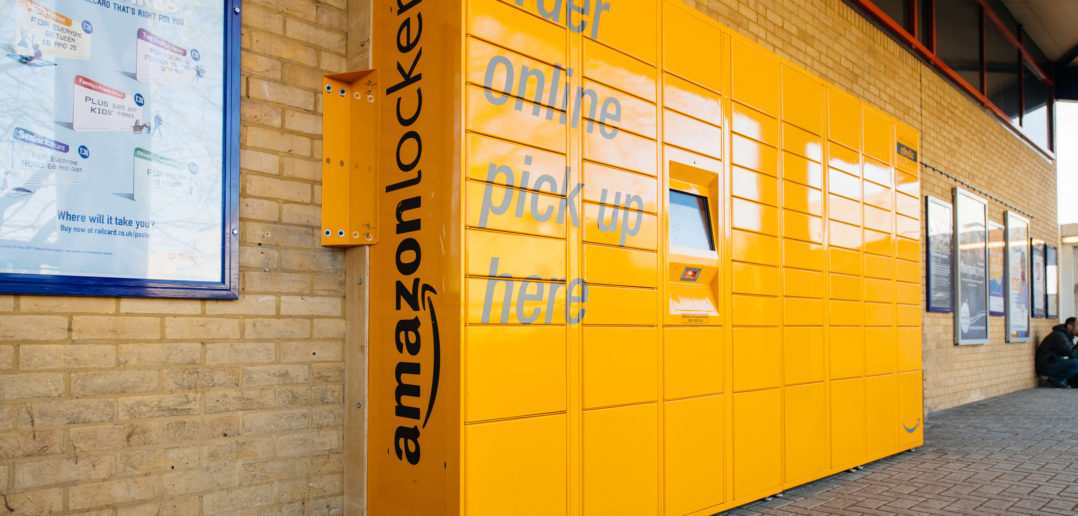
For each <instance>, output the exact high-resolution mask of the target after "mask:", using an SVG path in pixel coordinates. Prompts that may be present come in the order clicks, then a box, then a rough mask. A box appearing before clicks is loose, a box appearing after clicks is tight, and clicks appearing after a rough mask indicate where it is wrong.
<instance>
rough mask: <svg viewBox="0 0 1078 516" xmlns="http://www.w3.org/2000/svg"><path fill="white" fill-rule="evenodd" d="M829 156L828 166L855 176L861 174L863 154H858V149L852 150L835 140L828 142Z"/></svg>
mask: <svg viewBox="0 0 1078 516" xmlns="http://www.w3.org/2000/svg"><path fill="white" fill-rule="evenodd" d="M827 157H828V159H827V163H828V166H830V167H831V168H835V169H838V170H841V171H843V172H845V173H847V174H852V175H855V176H860V175H861V156H860V155H859V154H857V151H854V150H850V149H848V148H846V147H843V146H841V145H839V144H837V143H834V142H828V144H827Z"/></svg>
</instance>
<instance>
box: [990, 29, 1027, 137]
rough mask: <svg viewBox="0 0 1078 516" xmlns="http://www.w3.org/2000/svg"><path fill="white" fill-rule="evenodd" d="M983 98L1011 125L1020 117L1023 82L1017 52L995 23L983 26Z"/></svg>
mask: <svg viewBox="0 0 1078 516" xmlns="http://www.w3.org/2000/svg"><path fill="white" fill-rule="evenodd" d="M984 58H985V59H984V61H985V62H984V69H985V83H986V84H985V90H986V91H985V96H987V97H988V100H989V101H991V102H992V103H993V104H995V105H996V107H998V108H999V109H1000V110H1001V111H1003V114H1005V115H1007V118H1010V120H1011V123H1012V124H1014V125H1018V124H1019V119H1020V117H1021V114H1022V86H1021V85H1022V81H1021V78H1020V77H1019V75H1018V71H1019V68H1018V50H1017V49H1016V48H1014V47H1013V46H1011V42H1010V41H1008V40H1007V37H1006V36H1004V35H1003V33H1002V32H1000V31H999V27H997V26H996V24H995V23H992V22H991V21H988V20H986V21H985V24H984Z"/></svg>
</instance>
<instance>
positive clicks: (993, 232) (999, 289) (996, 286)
mask: <svg viewBox="0 0 1078 516" xmlns="http://www.w3.org/2000/svg"><path fill="white" fill-rule="evenodd" d="M1004 247H1005V244H1004V240H1003V225H1002V224H1000V223H998V222H992V221H988V315H1003V314H1004V311H1005V308H1006V304H1007V303H1006V297H1005V295H1004V293H1003V251H1004Z"/></svg>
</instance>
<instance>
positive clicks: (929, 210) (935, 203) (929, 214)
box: [925, 195, 954, 313]
mask: <svg viewBox="0 0 1078 516" xmlns="http://www.w3.org/2000/svg"><path fill="white" fill-rule="evenodd" d="M933 208H937V209H946V210H947V211H948V212H949V213H947V219H946V220H947V222H948V223H950V224H951V232H950V233H949V234H948V235H947V236H946V237H945V238H946V239H947V241H948V242H951V241H952V240H953V239H954V211H953V210H954V207H953V206H951V204H950V203H948V202H947V201H944V200H943V199H937V198H935V197H932V196H931V195H926V196H925V311H926V312H939V313H951V312H953V311H954V249H953V248H952V249H951V253H950V256H949V261H948V264H947V273H948V280H949V281H948V282H947V294H948V296H949V297H950V298H949V302H948V303H947V304H946V305H936V304H933V303H932V294H933V292H934V291H935V289H939V288H941V287H943V286H942V285H936V284H934V283H933V282H932V274H933V272H934V270H935V269H933V267H932V241H933V238H932V231H931V230H932V228H931V224H932V221H933V220H934V217H936V216H939V215H941V214H940V213H936V212H935V210H933Z"/></svg>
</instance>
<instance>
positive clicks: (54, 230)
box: [0, 0, 231, 282]
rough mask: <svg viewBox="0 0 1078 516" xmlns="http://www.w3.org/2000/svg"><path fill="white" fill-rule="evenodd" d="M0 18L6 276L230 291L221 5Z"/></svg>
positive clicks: (84, 5) (164, 3)
mask: <svg viewBox="0 0 1078 516" xmlns="http://www.w3.org/2000/svg"><path fill="white" fill-rule="evenodd" d="M226 3H227V2H226ZM0 13H5V14H6V16H4V17H3V18H0V99H2V101H0V173H2V174H3V180H2V182H0V275H4V274H6V275H43V276H50V277H54V276H60V277H70V276H74V277H82V278H87V277H88V278H105V279H107V278H119V279H130V280H138V281H165V282H169V281H172V282H219V281H221V280H222V276H223V274H224V268H225V251H224V249H225V242H224V240H226V236H225V235H227V233H228V231H227V230H226V228H225V224H227V223H228V221H227V220H226V219H227V211H228V208H227V204H226V191H225V184H226V181H225V178H226V177H227V174H228V171H227V170H225V168H226V167H225V164H224V163H225V154H226V153H227V152H228V151H229V149H228V147H229V146H230V144H229V143H228V142H229V140H228V138H227V131H226V129H225V127H226V123H225V122H226V119H225V117H226V106H225V98H226V88H227V84H226V82H227V80H228V77H227V76H228V73H227V69H228V67H227V66H226V65H227V63H226V54H227V53H228V52H227V50H228V49H227V47H228V45H227V43H226V41H227V38H226V37H225V34H226V26H227V24H226V21H228V20H226V19H225V16H226V14H225V13H226V10H225V7H224V6H223V4H222V2H220V1H218V0H212V1H211V0H185V1H182V2H181V1H176V0H153V1H145V0H130V1H124V0H111V1H107V0H80V1H56V0H51V1H50V0H0ZM229 23H231V22H229Z"/></svg>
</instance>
